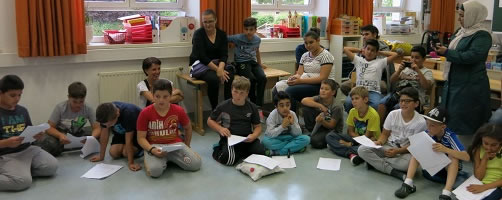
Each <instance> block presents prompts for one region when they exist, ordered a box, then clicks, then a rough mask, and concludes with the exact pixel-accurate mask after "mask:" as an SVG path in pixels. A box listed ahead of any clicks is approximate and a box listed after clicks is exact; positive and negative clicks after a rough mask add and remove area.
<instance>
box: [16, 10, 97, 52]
mask: <svg viewBox="0 0 502 200" xmlns="http://www.w3.org/2000/svg"><path fill="white" fill-rule="evenodd" d="M16 30H17V43H18V55H19V56H20V57H36V56H64V55H72V54H85V53H87V44H86V41H85V19H84V1H83V0H16Z"/></svg>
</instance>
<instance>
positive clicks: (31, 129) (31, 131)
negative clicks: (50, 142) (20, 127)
mask: <svg viewBox="0 0 502 200" xmlns="http://www.w3.org/2000/svg"><path fill="white" fill-rule="evenodd" d="M49 128H50V126H49V124H48V123H43V124H40V125H38V126H28V127H26V128H25V129H24V131H23V132H22V133H21V135H19V137H24V139H23V142H22V143H27V142H34V141H35V138H33V136H35V135H36V134H38V133H40V132H44V131H45V130H47V129H49Z"/></svg>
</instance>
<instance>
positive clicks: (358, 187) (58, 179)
mask: <svg viewBox="0 0 502 200" xmlns="http://www.w3.org/2000/svg"><path fill="white" fill-rule="evenodd" d="M346 117H347V116H346V115H345V118H346ZM206 130H207V131H206V135H205V136H200V135H199V134H197V133H194V134H193V137H192V145H191V146H192V147H193V148H194V149H195V151H197V152H198V153H199V154H200V155H201V156H202V159H203V160H202V161H203V163H202V168H201V169H200V170H199V171H197V172H186V171H183V170H181V169H180V168H179V167H177V166H175V165H173V164H171V165H168V167H167V170H166V171H165V172H164V174H163V175H162V176H161V177H160V178H157V179H152V178H150V177H147V176H146V175H145V171H144V170H141V171H138V172H132V171H130V170H129V169H128V168H127V165H126V164H127V163H126V160H125V159H119V160H111V159H110V157H109V156H108V155H107V157H106V158H105V161H104V163H109V164H116V165H122V166H124V167H123V168H122V169H121V170H119V171H118V172H117V173H115V174H113V175H112V176H110V177H108V178H106V179H104V180H91V179H83V178H80V176H82V175H83V174H84V173H85V172H87V171H88V170H89V169H90V168H92V167H93V166H94V165H95V163H91V162H89V161H88V160H87V159H88V158H87V159H86V160H84V159H82V158H80V157H79V152H76V151H74V152H65V153H63V155H62V156H60V157H58V160H59V169H58V171H57V174H56V176H54V177H51V178H35V179H34V181H33V185H32V187H31V188H29V189H28V190H25V191H21V192H0V199H2V200H7V199H9V200H13V199H16V200H17V199H23V200H25V199H37V200H44V199H72V200H78V199H152V198H156V199H184V200H188V199H249V200H254V199H256V200H264V199H267V200H268V199H271V200H275V199H295V200H296V199H357V200H359V199H361V200H362V199H364V200H370V199H375V200H388V199H397V198H396V197H394V191H395V190H397V189H398V188H399V187H400V186H401V184H402V181H399V180H397V179H395V178H393V177H390V176H387V175H384V174H381V173H379V172H376V171H374V170H367V169H366V165H365V164H361V165H359V166H357V167H353V166H352V165H351V164H350V161H349V160H348V159H345V158H340V157H338V156H336V155H335V154H333V153H331V152H330V151H329V150H328V149H323V150H316V149H311V148H310V146H309V147H308V149H307V151H306V152H304V153H300V154H294V157H295V160H296V165H297V167H296V168H294V169H285V172H283V173H277V174H273V175H270V176H267V177H263V178H262V179H260V180H258V181H257V182H253V181H252V180H251V179H250V178H249V177H248V176H247V175H244V174H242V173H241V172H239V171H237V170H236V169H235V167H229V166H224V165H221V164H219V163H217V162H216V161H214V160H213V159H212V157H211V153H212V149H211V147H212V145H213V144H214V143H216V142H217V141H218V138H219V136H218V134H217V133H216V132H214V131H212V130H210V129H209V128H207V127H206ZM463 142H464V144H466V143H465V142H466V141H463ZM320 157H325V158H337V159H341V160H342V162H341V169H340V171H324V170H319V169H317V168H316V166H317V162H318V160H319V158H320ZM136 162H138V163H141V164H143V159H142V158H140V159H137V160H136ZM464 171H466V172H471V171H472V165H471V164H470V163H464ZM414 183H415V185H416V186H417V192H415V193H414V194H411V195H410V196H408V197H407V198H406V199H408V200H413V199H420V200H423V199H437V198H438V196H439V194H440V193H441V190H442V189H443V186H442V185H441V184H437V183H433V182H430V181H428V180H425V179H424V178H423V177H422V176H421V173H418V174H417V175H416V178H415V180H414Z"/></svg>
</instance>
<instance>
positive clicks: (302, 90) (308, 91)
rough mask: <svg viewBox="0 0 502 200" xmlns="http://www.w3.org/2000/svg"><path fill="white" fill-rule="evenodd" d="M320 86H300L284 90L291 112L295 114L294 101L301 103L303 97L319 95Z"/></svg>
mask: <svg viewBox="0 0 502 200" xmlns="http://www.w3.org/2000/svg"><path fill="white" fill-rule="evenodd" d="M319 89H321V84H300V85H293V86H289V87H288V88H286V93H288V94H289V96H290V97H291V99H292V100H293V101H291V110H292V111H295V112H296V101H298V102H301V101H302V99H303V98H305V97H313V96H315V95H318V94H319Z"/></svg>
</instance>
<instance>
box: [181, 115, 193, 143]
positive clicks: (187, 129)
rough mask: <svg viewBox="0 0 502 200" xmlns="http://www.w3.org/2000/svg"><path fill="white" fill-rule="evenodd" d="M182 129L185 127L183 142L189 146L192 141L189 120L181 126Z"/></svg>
mask: <svg viewBox="0 0 502 200" xmlns="http://www.w3.org/2000/svg"><path fill="white" fill-rule="evenodd" d="M183 129H185V141H184V142H185V144H186V145H187V146H188V147H190V142H191V141H192V124H190V120H189V121H188V123H187V125H185V126H183Z"/></svg>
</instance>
